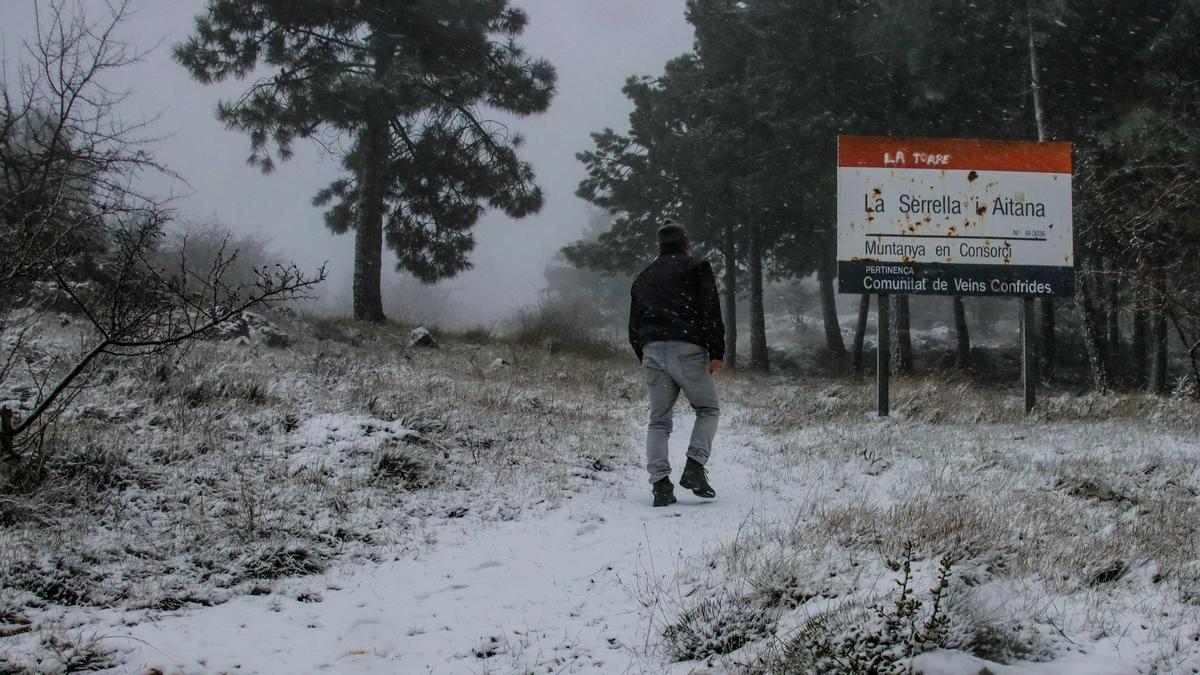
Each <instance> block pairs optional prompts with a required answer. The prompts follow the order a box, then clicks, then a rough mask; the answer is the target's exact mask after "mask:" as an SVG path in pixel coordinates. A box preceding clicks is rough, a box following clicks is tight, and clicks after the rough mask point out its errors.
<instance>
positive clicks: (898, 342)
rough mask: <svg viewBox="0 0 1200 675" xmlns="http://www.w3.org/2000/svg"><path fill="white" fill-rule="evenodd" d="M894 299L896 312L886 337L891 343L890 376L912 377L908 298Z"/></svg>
mask: <svg viewBox="0 0 1200 675" xmlns="http://www.w3.org/2000/svg"><path fill="white" fill-rule="evenodd" d="M895 297H896V311H895V312H893V313H892V321H891V326H889V327H888V335H889V337H890V339H891V343H892V350H891V351H892V358H891V362H892V363H891V367H892V374H893V375H897V376H901V375H912V373H913V353H912V328H911V325H910V321H909V316H910V315H909V309H908V296H907V295H897V296H895Z"/></svg>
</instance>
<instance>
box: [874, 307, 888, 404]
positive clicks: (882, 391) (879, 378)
mask: <svg viewBox="0 0 1200 675" xmlns="http://www.w3.org/2000/svg"><path fill="white" fill-rule="evenodd" d="M878 304H879V307H878V309H877V310H876V314H877V318H878V322H879V326H878V333H879V345H878V346H877V347H876V349H875V357H876V359H875V379H876V382H877V383H878V386H877V389H878V391H879V416H880V417H887V416H888V412H889V409H888V408H889V406H888V383H889V382H888V381H889V379H890V377H891V374H892V372H891V371H892V343H891V336H890V335H888V327H889V326H891V319H890V318H889V317H888V314H889V311H888V310H889V309H890V307H889V305H890V304H891V302H890V298H888V296H887V294H886V293H880V294H879V303H878Z"/></svg>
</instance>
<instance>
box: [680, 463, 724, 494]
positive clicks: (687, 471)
mask: <svg viewBox="0 0 1200 675" xmlns="http://www.w3.org/2000/svg"><path fill="white" fill-rule="evenodd" d="M707 474H708V472H707V471H705V470H704V465H703V464H701V463H700V462H697V461H696V460H694V459H692V458H691V457H688V461H687V464H686V465H684V467H683V475H682V476H680V477H679V487H681V488H687V489H688V490H691V491H692V494H694V495H696V496H697V497H704V498H705V499H712V498H713V497H716V496H717V491H716V490H714V489H712V486H711V485H709V484H708V477H707Z"/></svg>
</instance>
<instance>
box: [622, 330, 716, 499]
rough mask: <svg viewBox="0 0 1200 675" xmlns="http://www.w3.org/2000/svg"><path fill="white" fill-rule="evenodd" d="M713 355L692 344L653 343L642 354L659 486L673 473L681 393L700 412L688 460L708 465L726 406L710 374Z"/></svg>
mask: <svg viewBox="0 0 1200 675" xmlns="http://www.w3.org/2000/svg"><path fill="white" fill-rule="evenodd" d="M708 361H709V359H708V351H707V350H706V349H704V348H703V347H699V346H697V345H694V344H690V343H687V342H674V341H661V342H651V343H650V344H648V345H646V346H645V347H644V348H643V350H642V374H644V375H645V376H646V389H647V390H648V391H649V392H650V425H649V427H648V428H647V429H646V470H647V471H649V472H650V482H651V483H654V482H657V481H659V480H661V479H663V478H666V477H667V476H669V475H671V459H670V457H669V452H668V450H667V439H669V438H670V437H671V429H672V422H671V413H672V411H673V410H674V408H675V401H676V400H678V398H679V391H680V390H681V389H682V390H683V395H684V396H686V397H687V400H688V403H690V404H691V405H692V409H693V410H695V411H696V422H695V423H694V424H693V425H692V439H691V441H690V442H689V443H688V451H687V456H688V457H691V458H692V459H694V460H696V461H697V462H699V463H701V464H704V463H705V462H707V461H708V456H709V454H710V453H711V452H712V443H713V437H714V436H716V435H717V420H718V419H719V418H720V416H721V408H720V406H719V405H718V403H717V388H716V386H715V385H714V384H713V378H712V375H710V374H709V373H708Z"/></svg>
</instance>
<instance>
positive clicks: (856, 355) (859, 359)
mask: <svg viewBox="0 0 1200 675" xmlns="http://www.w3.org/2000/svg"><path fill="white" fill-rule="evenodd" d="M870 311H871V296H870V295H869V294H867V293H863V295H862V299H860V300H859V301H858V324H857V325H856V326H855V327H854V351H853V353H852V354H851V356H850V369H851V370H853V371H854V374H855V375H861V374H862V369H863V341H864V340H865V339H866V337H867V317H868V314H869V313H870Z"/></svg>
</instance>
